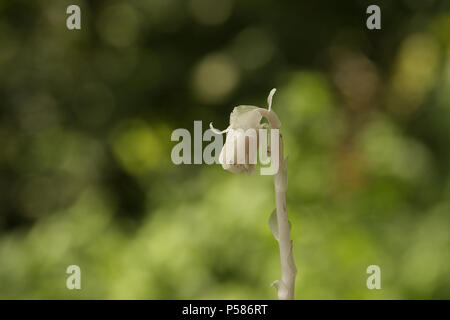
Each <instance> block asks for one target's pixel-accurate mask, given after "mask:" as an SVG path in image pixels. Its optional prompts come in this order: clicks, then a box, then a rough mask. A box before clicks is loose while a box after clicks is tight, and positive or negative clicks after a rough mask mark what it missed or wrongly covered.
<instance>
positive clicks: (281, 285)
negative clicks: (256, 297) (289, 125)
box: [274, 135, 297, 300]
mask: <svg viewBox="0 0 450 320" xmlns="http://www.w3.org/2000/svg"><path fill="white" fill-rule="evenodd" d="M286 160H287V159H286ZM286 160H285V159H284V156H283V140H282V138H281V135H280V166H279V170H278V173H277V174H276V175H275V176H274V182H275V200H276V214H277V222H278V239H277V240H278V244H279V247H280V261H281V280H280V281H276V282H275V283H274V285H275V286H276V287H277V289H278V299H280V300H292V299H294V290H295V276H296V275H297V268H296V266H295V262H294V256H293V253H292V240H291V239H290V231H291V226H290V223H289V220H288V214H287V211H286V188H287V161H286Z"/></svg>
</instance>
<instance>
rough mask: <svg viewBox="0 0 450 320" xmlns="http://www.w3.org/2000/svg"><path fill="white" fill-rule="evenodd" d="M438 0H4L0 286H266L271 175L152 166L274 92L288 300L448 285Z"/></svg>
mask: <svg viewBox="0 0 450 320" xmlns="http://www.w3.org/2000/svg"><path fill="white" fill-rule="evenodd" d="M70 4H78V5H79V6H80V7H81V11H82V21H81V22H82V30H80V31H69V30H68V29H67V28H66V18H67V16H68V15H67V14H66V8H67V6H68V5H70ZM369 4H378V5H379V6H380V7H381V26H382V29H381V30H374V31H370V30H368V29H367V28H366V25H365V24H366V18H367V17H368V15H367V14H366V8H367V6H368V5H369ZM448 4H449V2H448V1H438V0H426V1H423V0H403V1H268V0H239V1H237V0H135V1H89V2H88V1H75V0H74V1H68V0H64V1H61V0H49V1H27V0H9V1H8V0H2V1H1V2H0V298H13V299H18V298H31V299H38V298H43V299H53V298H61V299H81V298H87V299H116V298H117V299H133V298H137V299H275V298H276V290H275V289H274V288H271V287H270V286H269V284H270V283H271V282H272V281H274V280H276V279H279V277H280V266H279V252H278V247H277V243H276V241H275V240H274V239H273V237H272V235H271V233H270V231H269V228H268V225H267V220H268V218H269V215H270V213H271V211H272V209H273V208H274V206H275V201H274V195H273V181H272V179H271V178H270V177H267V176H259V175H256V176H253V177H249V176H247V175H233V174H231V173H229V172H227V171H224V170H222V168H221V167H220V166H219V165H211V166H208V165H180V166H176V165H174V164H173V163H172V162H171V159H170V152H171V149H172V147H173V146H174V145H175V144H176V143H175V142H171V141H170V134H171V132H172V130H174V129H176V128H187V129H189V130H190V131H191V132H193V121H194V120H203V121H204V127H205V128H204V129H206V124H208V123H209V122H210V121H213V122H214V124H215V126H216V127H218V128H225V127H226V126H227V125H228V118H229V114H230V112H231V111H232V108H233V107H234V106H236V105H239V104H253V105H259V106H265V105H266V97H267V94H268V92H269V90H270V89H271V88H273V87H276V88H278V92H277V94H276V95H275V98H274V106H273V108H274V110H275V111H276V112H277V113H278V115H279V117H280V119H281V121H282V132H283V135H284V137H285V143H286V152H287V153H288V154H289V188H288V193H287V202H288V212H289V215H290V220H291V222H292V226H293V228H292V238H293V240H294V255H295V259H296V263H297V266H298V269H299V274H298V278H297V283H296V298H298V299H380V298H385V299H401V298H408V299H416V298H423V299H432V298H447V299H448V298H450V273H449V264H450V252H449V247H450V236H449V228H450V170H449V169H450V166H449V162H450V152H449V146H450V93H449V89H450V11H449V6H448ZM71 264H76V265H79V266H80V267H81V273H82V281H81V283H82V284H81V285H82V290H72V291H70V290H68V289H66V278H67V276H68V275H66V273H65V271H66V268H67V266H69V265H71ZM372 264H375V265H379V266H380V267H381V286H382V289H381V290H368V289H367V287H366V279H367V277H368V275H367V274H366V268H367V266H369V265H372Z"/></svg>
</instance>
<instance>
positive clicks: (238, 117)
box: [210, 89, 297, 300]
mask: <svg viewBox="0 0 450 320" xmlns="http://www.w3.org/2000/svg"><path fill="white" fill-rule="evenodd" d="M275 91H276V89H272V90H271V91H270V93H269V96H268V98H267V104H268V109H264V108H259V107H255V106H238V107H235V108H234V110H233V112H232V113H231V115H230V125H229V127H228V128H227V129H225V130H223V131H219V130H217V129H214V128H213V126H212V123H211V124H210V127H211V129H212V130H213V131H214V132H215V133H218V134H223V133H227V137H226V140H225V144H224V146H223V148H222V151H221V153H220V155H219V162H220V163H221V164H222V167H223V168H224V169H225V170H228V171H230V172H232V173H242V172H247V173H248V174H252V173H253V171H254V168H255V164H254V162H253V161H252V160H253V159H252V152H251V151H252V146H251V143H250V142H251V139H250V137H248V136H246V135H245V132H246V131H248V130H249V129H250V130H259V132H261V129H265V130H268V131H269V132H270V131H276V132H277V133H279V129H280V126H281V122H280V120H279V118H278V116H277V115H276V113H275V112H274V111H273V110H272V98H273V95H274V94H275ZM264 119H265V120H266V122H263V120H264ZM260 137H261V136H260ZM260 137H259V138H258V137H256V138H255V139H256V142H257V143H256V146H257V148H262V147H263V146H262V144H260V140H262V139H260ZM276 137H277V138H278V139H277V140H278V141H277V140H275V141H273V140H272V139H271V143H270V145H268V146H264V147H267V148H268V149H269V152H268V153H270V154H271V157H272V159H271V162H274V161H277V162H278V166H277V170H276V172H274V173H273V176H274V185H275V202H276V208H275V209H274V210H273V212H272V214H271V215H270V218H269V227H270V230H271V231H272V234H273V236H274V237H275V239H276V240H277V241H278V244H279V248H280V261H281V279H280V280H276V281H274V282H272V285H273V286H275V287H276V288H277V292H278V299H280V300H291V299H294V287H295V276H296V274H297V268H296V266H295V262H294V256H293V253H292V240H291V239H290V231H291V225H290V222H289V220H288V215H287V211H286V189H287V166H288V161H287V160H288V159H287V158H284V156H283V137H282V135H281V134H278V135H276ZM266 141H267V140H266ZM274 142H275V143H274ZM240 148H242V149H243V150H245V152H244V155H243V158H242V159H241V160H242V161H237V160H239V159H237V157H238V155H237V154H238V153H239V152H238V150H239V149H240ZM275 148H277V149H275ZM230 151H231V152H230ZM275 151H276V152H275ZM230 153H231V156H230ZM253 154H254V152H253ZM260 155H261V152H260ZM274 156H275V157H276V158H275V159H274V158H273V157H274Z"/></svg>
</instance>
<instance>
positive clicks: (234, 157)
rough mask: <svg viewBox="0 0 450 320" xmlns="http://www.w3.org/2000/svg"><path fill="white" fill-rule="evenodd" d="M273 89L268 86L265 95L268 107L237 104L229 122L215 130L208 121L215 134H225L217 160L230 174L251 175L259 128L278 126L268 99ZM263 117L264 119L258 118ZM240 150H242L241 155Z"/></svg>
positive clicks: (278, 122) (257, 145)
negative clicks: (226, 126) (268, 90)
mask: <svg viewBox="0 0 450 320" xmlns="http://www.w3.org/2000/svg"><path fill="white" fill-rule="evenodd" d="M275 91H276V89H272V90H271V91H270V93H269V96H268V98H267V104H268V109H264V108H259V107H255V106H248V105H241V106H237V107H235V108H234V109H233V112H231V114H230V125H229V126H228V128H227V129H225V130H223V131H219V130H217V129H215V128H214V127H213V126H212V123H211V124H210V127H211V130H213V132H215V133H217V134H223V133H227V138H226V140H225V144H224V146H223V148H222V151H221V152H220V156H219V162H220V163H221V164H222V167H223V168H224V169H225V170H228V171H230V172H232V173H242V172H247V173H249V174H252V173H253V171H254V169H255V165H256V158H255V156H256V150H255V149H257V148H258V147H259V137H258V132H259V129H279V128H280V126H281V123H280V120H279V119H278V116H277V115H276V113H275V112H273V111H272V98H273V95H274V94H275ZM263 118H265V119H266V120H267V122H265V123H262V122H261V121H262V120H263ZM240 150H243V151H244V152H243V154H242V152H241V154H240Z"/></svg>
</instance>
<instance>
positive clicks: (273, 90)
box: [267, 88, 277, 111]
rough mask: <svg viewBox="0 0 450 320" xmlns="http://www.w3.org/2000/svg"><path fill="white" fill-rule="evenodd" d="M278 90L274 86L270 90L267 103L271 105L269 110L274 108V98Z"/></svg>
mask: <svg viewBox="0 0 450 320" xmlns="http://www.w3.org/2000/svg"><path fill="white" fill-rule="evenodd" d="M276 91H277V89H276V88H273V89H272V90H270V93H269V96H268V97H267V105H268V106H269V111H271V110H272V99H273V95H274V94H275V92H276Z"/></svg>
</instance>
